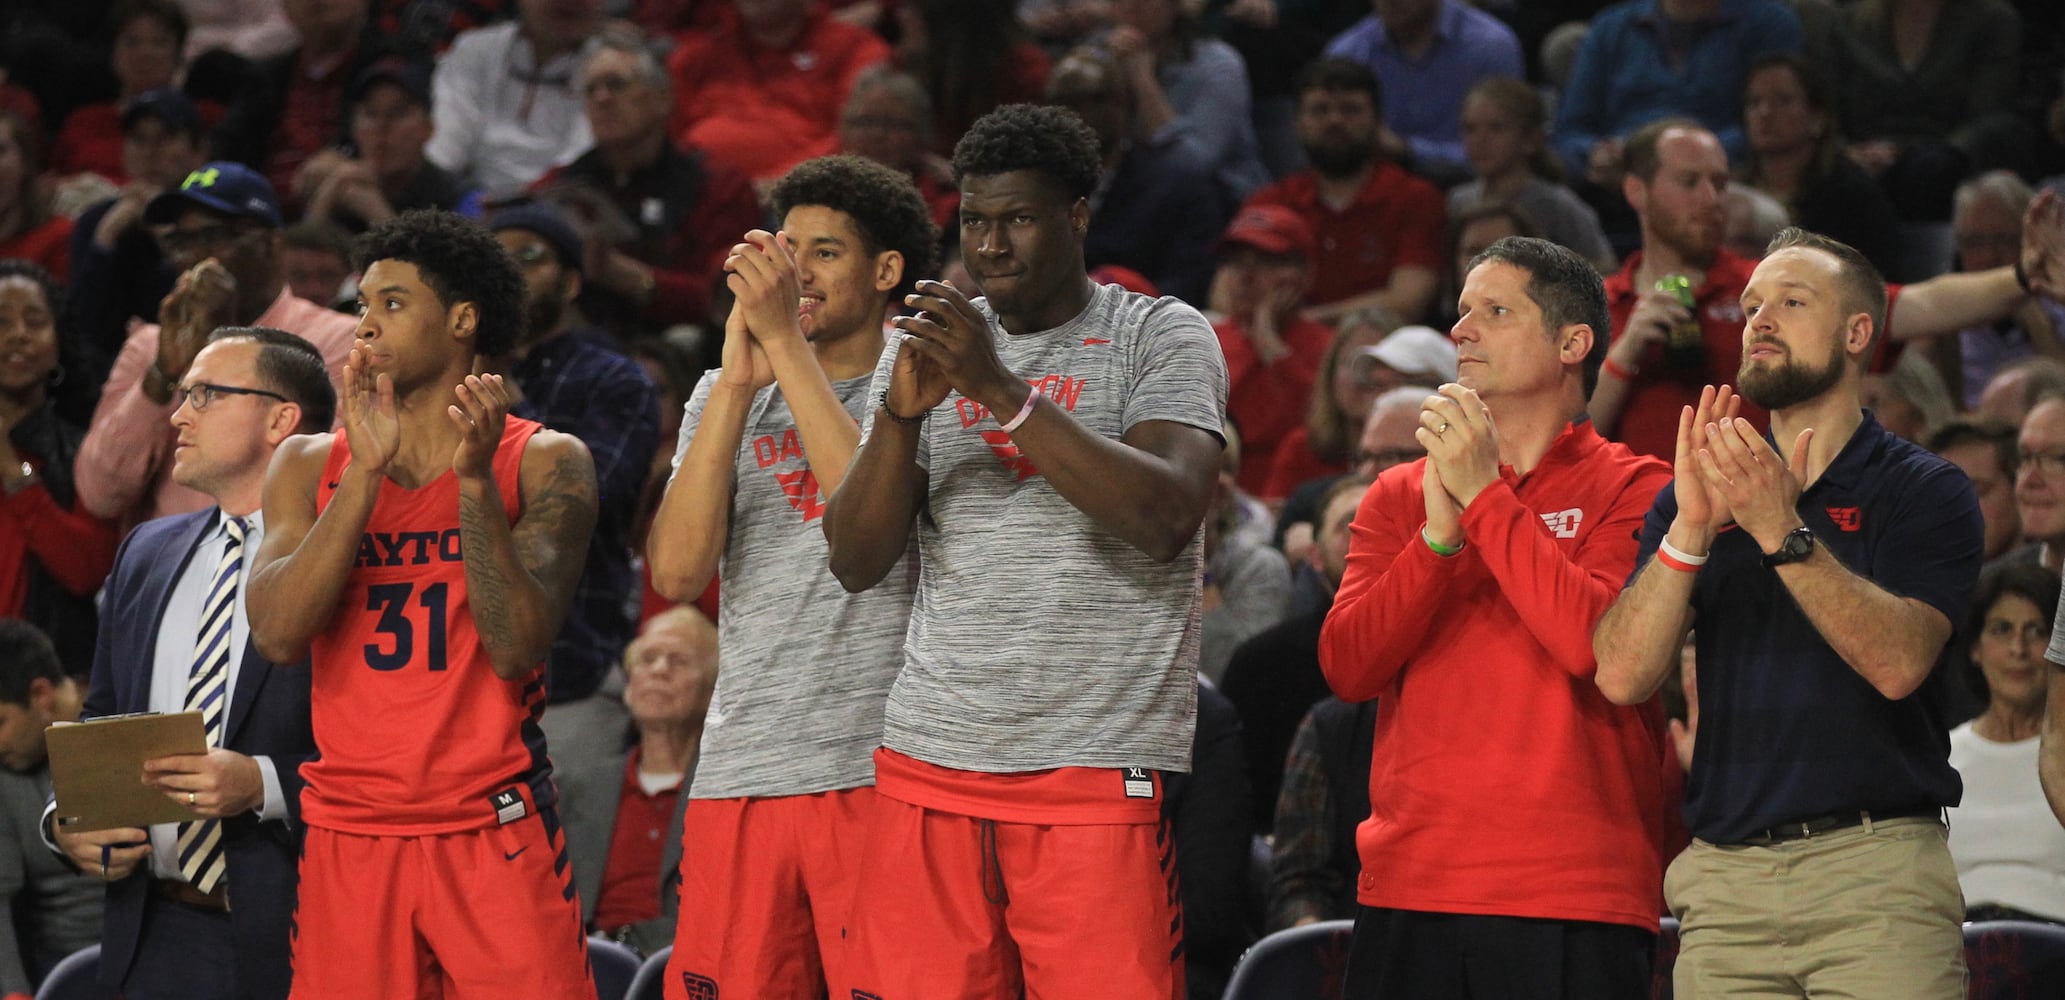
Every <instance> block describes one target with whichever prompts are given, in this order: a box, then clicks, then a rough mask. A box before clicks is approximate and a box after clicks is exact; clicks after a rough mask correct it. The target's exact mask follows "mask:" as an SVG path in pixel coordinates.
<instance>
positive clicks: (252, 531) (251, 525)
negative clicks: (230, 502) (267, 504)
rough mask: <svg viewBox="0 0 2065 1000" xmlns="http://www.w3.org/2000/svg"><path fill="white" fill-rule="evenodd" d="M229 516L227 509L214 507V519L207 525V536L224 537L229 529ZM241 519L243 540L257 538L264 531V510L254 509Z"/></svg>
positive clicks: (212, 537) (211, 537)
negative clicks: (242, 521) (242, 522)
mask: <svg viewBox="0 0 2065 1000" xmlns="http://www.w3.org/2000/svg"><path fill="white" fill-rule="evenodd" d="M229 518H230V515H229V512H228V511H225V510H223V509H222V508H220V507H217V508H215V520H214V522H212V524H211V525H210V527H209V530H208V537H209V538H210V539H216V538H222V537H224V536H225V534H226V533H227V532H228V531H229V526H228V525H229ZM243 520H244V540H245V541H247V542H248V541H250V540H251V539H254V538H257V537H258V536H259V535H262V534H264V533H265V512H264V511H262V510H254V511H252V512H251V513H249V514H245V515H244V518H243Z"/></svg>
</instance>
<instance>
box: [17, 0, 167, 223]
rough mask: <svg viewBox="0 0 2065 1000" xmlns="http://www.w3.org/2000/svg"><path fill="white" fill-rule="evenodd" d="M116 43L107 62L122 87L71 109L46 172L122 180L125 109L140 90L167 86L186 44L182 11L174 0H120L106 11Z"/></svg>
mask: <svg viewBox="0 0 2065 1000" xmlns="http://www.w3.org/2000/svg"><path fill="white" fill-rule="evenodd" d="M108 27H109V28H110V29H111V33H112V34H113V35H114V48H113V51H111V52H110V53H109V56H108V62H109V65H110V67H111V68H112V69H113V70H114V71H115V80H116V82H117V83H119V84H120V85H121V88H122V92H121V94H119V95H118V96H116V98H115V99H114V100H112V101H103V102H101V103H99V104H88V105H85V106H84V107H79V108H74V109H72V113H71V114H70V115H67V116H65V123H64V127H63V128H61V129H59V130H58V133H57V139H56V141H54V142H52V143H51V145H50V172H51V173H53V174H56V175H57V176H60V177H68V176H71V175H72V174H79V173H95V174H99V175H101V176H102V177H105V178H107V179H108V180H111V181H114V182H115V183H117V184H120V183H122V182H124V181H126V180H128V179H129V170H128V168H127V166H126V165H125V164H124V163H123V161H122V119H123V111H124V109H126V108H127V107H128V106H129V102H130V101H132V100H134V99H135V98H136V96H137V95H138V94H142V93H143V92H145V91H148V90H152V89H154V88H157V87H166V86H171V85H172V84H173V83H175V82H176V81H177V79H178V77H179V69H180V65H181V63H182V60H181V58H180V50H181V49H182V48H184V47H185V45H186V35H187V20H186V11H184V10H182V9H180V7H179V5H178V4H176V3H173V2H172V0H122V2H120V3H117V4H116V5H115V6H114V7H113V8H111V9H110V10H109V11H108Z"/></svg>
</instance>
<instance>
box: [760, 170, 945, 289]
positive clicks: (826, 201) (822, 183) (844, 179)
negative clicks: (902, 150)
mask: <svg viewBox="0 0 2065 1000" xmlns="http://www.w3.org/2000/svg"><path fill="white" fill-rule="evenodd" d="M798 205H822V206H824V207H826V208H829V209H831V210H833V211H835V212H843V213H845V214H846V217H847V218H850V219H852V220H853V225H854V228H856V229H858V230H860V238H861V241H862V242H863V243H865V244H866V245H867V251H868V252H869V253H871V254H876V253H881V252H882V251H884V250H894V251H896V252H897V253H899V254H902V255H903V283H902V284H901V285H898V286H897V287H896V289H894V291H893V294H895V295H898V296H901V295H903V294H904V293H906V292H908V291H910V290H911V289H912V288H913V287H914V286H915V285H916V284H917V282H918V279H919V278H929V277H932V276H934V275H936V274H938V273H939V228H938V227H937V226H934V225H933V224H932V215H931V212H929V211H928V210H927V209H926V207H925V199H924V197H923V196H922V195H920V194H918V187H917V185H915V184H913V183H911V179H910V178H909V177H907V176H905V175H903V174H901V173H899V172H897V171H895V170H891V169H890V168H888V167H886V166H883V165H882V164H880V163H876V162H875V161H873V160H870V159H867V158H865V157H859V156H853V155H851V154H839V155H836V156H820V157H818V158H817V159H814V160H805V161H803V162H802V163H799V164H797V165H796V167H795V169H793V170H790V171H789V172H788V173H787V174H786V175H784V176H783V177H782V179H781V180H780V181H778V182H776V183H775V185H774V214H775V217H776V218H787V217H788V214H789V210H790V209H793V208H795V207H796V206H798Z"/></svg>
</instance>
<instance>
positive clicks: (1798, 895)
mask: <svg viewBox="0 0 2065 1000" xmlns="http://www.w3.org/2000/svg"><path fill="white" fill-rule="evenodd" d="M1664 897H1665V900H1666V902H1668V903H1669V905H1670V909H1671V913H1672V914H1673V915H1674V916H1676V917H1677V918H1678V921H1679V925H1680V948H1679V951H1678V964H1677V967H1676V971H1675V973H1674V975H1673V979H1672V981H1673V984H1674V986H1675V988H1676V994H1677V996H1678V997H1680V998H1681V1000H1709V998H1712V997H1757V998H1764V997H1773V998H1776V997H1794V998H1797V997H1804V996H1810V995H1811V996H1813V997H1814V998H1815V1000H1821V998H1824V997H1849V998H1855V1000H1908V998H1912V1000H1962V998H1963V997H1964V995H1965V950H1964V934H1963V930H1962V928H1961V923H1962V921H1963V920H1964V913H1965V904H1964V897H1963V895H1962V894H1960V893H1959V891H1958V884H1957V869H1956V867H1955V866H1954V865H1953V864H1952V863H1951V860H1950V850H1949V847H1948V846H1947V844H1946V842H1945V837H1944V829H1943V824H1942V823H1940V822H1938V821H1937V820H1935V819H1930V818H1905V819H1895V820H1888V821H1886V822H1883V823H1871V824H1867V825H1865V826H1857V827H1851V828H1849V829H1845V830H1838V831H1834V832H1832V833H1828V834H1824V835H1820V836H1816V837H1812V838H1809V839H1805V840H1795V841H1789V842H1786V843H1783V844H1777V845H1774V846H1771V847H1750V846H1743V845H1735V846H1719V845H1715V844H1709V843H1707V842H1705V841H1703V840H1694V841H1693V842H1692V846H1691V847H1689V848H1686V850H1685V853H1683V854H1680V855H1679V856H1678V859H1677V860H1676V861H1673V862H1672V863H1671V867H1670V870H1669V871H1668V872H1666V873H1665V875H1664Z"/></svg>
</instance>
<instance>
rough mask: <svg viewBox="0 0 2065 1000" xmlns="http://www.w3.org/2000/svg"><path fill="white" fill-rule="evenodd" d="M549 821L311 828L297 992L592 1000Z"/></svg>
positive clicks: (328, 997)
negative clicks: (438, 828) (431, 828)
mask: <svg viewBox="0 0 2065 1000" xmlns="http://www.w3.org/2000/svg"><path fill="white" fill-rule="evenodd" d="M547 826H548V824H547V821H546V817H545V816H541V815H540V814H538V813H535V812H534V813H532V814H531V815H528V816H525V817H524V818H522V819H519V820H516V821H514V822H512V823H508V824H506V825H503V826H493V827H488V828H486V829H481V830H467V831H464V832H461V833H446V834H429V835H423V836H414V837H371V836H362V835H359V834H351V833H340V832H338V831H335V830H325V829H321V828H318V827H310V828H309V829H308V835H307V839H306V841H305V843H304V846H303V847H302V853H301V890H300V898H299V899H298V900H297V901H296V905H295V913H294V928H293V932H292V935H291V937H292V941H293V950H294V991H293V994H292V996H293V1000H344V998H360V997H382V998H387V1000H472V998H480V1000H506V998H509V997H525V998H535V1000H593V998H594V996H595V983H594V980H593V979H592V978H590V975H589V971H588V939H587V937H586V935H585V934H583V932H582V930H581V910H580V905H579V904H578V903H576V902H575V901H574V890H573V885H572V883H571V882H569V881H568V878H567V875H566V874H564V873H565V871H566V862H565V856H564V853H563V851H564V848H565V842H564V839H563V837H562V836H561V835H560V832H559V830H558V829H557V827H556V826H554V827H552V829H550V830H549V831H548V829H547ZM232 892H234V889H232Z"/></svg>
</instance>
